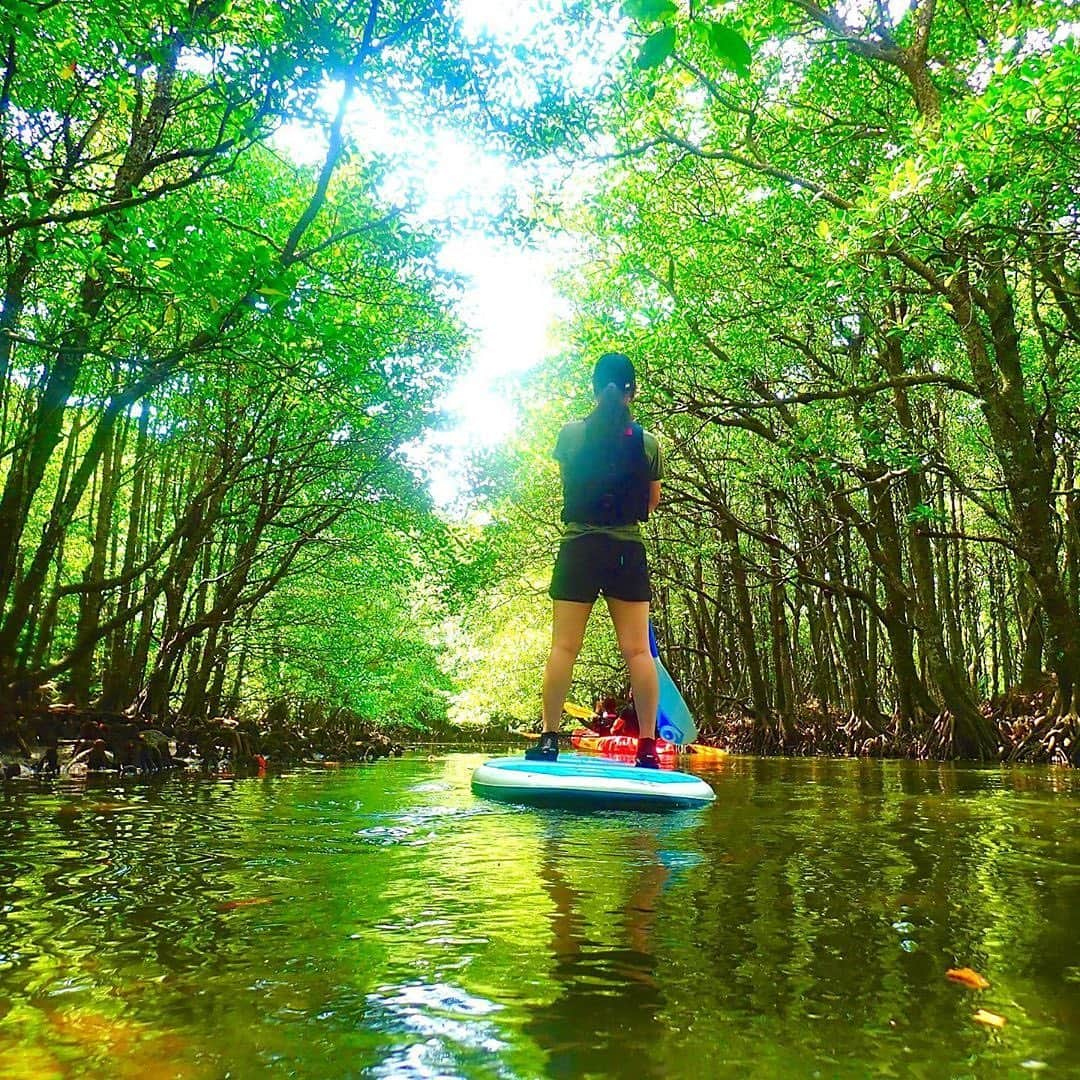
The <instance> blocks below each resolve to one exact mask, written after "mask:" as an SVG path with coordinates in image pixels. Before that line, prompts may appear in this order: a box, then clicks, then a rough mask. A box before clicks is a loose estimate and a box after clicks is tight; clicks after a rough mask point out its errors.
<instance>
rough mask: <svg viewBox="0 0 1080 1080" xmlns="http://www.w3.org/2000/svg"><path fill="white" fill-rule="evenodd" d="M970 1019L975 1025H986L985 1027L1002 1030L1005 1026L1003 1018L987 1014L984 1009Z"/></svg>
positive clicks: (994, 1014) (990, 1013) (995, 1014)
mask: <svg viewBox="0 0 1080 1080" xmlns="http://www.w3.org/2000/svg"><path fill="white" fill-rule="evenodd" d="M971 1019H972V1020H974V1021H975V1023H976V1024H986V1026H987V1027H996V1028H1003V1027H1004V1026H1005V1017H1004V1016H998V1014H997V1013H992V1012H987V1011H986V1010H985V1009H980V1010H979V1011H978V1012H977V1013H975V1014H974V1015H973V1016H972V1018H971Z"/></svg>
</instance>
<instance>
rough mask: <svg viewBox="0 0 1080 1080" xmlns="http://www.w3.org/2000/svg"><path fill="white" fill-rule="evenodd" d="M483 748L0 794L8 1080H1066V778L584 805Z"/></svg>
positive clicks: (1077, 1057) (833, 785)
mask: <svg viewBox="0 0 1080 1080" xmlns="http://www.w3.org/2000/svg"><path fill="white" fill-rule="evenodd" d="M482 760H483V756H482V755H479V754H472V753H470V754H462V753H452V754H441V755H437V756H429V755H427V754H415V755H411V756H406V757H405V758H404V759H402V760H399V761H382V762H378V763H376V764H374V765H371V766H367V767H363V768H357V769H351V770H341V771H334V770H325V771H320V772H311V771H309V772H300V773H296V774H293V775H286V776H280V777H268V778H262V779H240V780H233V781H228V780H219V781H208V780H195V779H182V778H173V779H169V780H166V781H164V782H161V783H157V784H150V783H146V782H124V783H110V784H106V785H104V786H87V785H86V784H82V785H77V784H75V783H74V782H71V783H61V784H57V785H42V786H34V785H33V784H26V783H23V784H17V783H12V784H8V785H7V786H6V787H4V788H3V789H2V790H0V1076H3V1077H28V1078H29V1077H33V1078H34V1080H40V1078H43V1077H66V1076H101V1077H139V1078H156V1077H224V1076H230V1077H247V1076H297V1077H346V1076H364V1077H367V1076H371V1077H491V1078H497V1077H498V1078H511V1077H548V1076H550V1077H623V1076H625V1077H665V1078H680V1077H686V1078H688V1080H689V1078H693V1080H699V1078H702V1077H727V1076H731V1077H804V1076H805V1077H829V1078H832V1077H927V1078H938V1077H987V1076H1032V1075H1046V1076H1047V1077H1060V1076H1080V830H1078V829H1077V823H1078V820H1080V814H1078V810H1080V776H1077V775H1076V774H1075V773H1072V772H1068V771H1056V770H1052V769H1015V770H1003V769H975V768H967V767H961V766H953V765H938V764H920V763H909V762H886V763H880V762H861V761H832V760H797V761H793V760H757V759H750V758H733V759H730V760H729V761H727V762H725V763H724V764H723V765H721V766H720V767H717V768H715V769H712V770H711V771H703V775H705V776H706V778H707V779H708V780H709V781H710V782H711V783H713V784H714V786H715V787H716V789H717V792H718V799H717V802H716V803H715V804H714V805H713V806H711V807H710V808H709V809H707V810H704V811H680V812H678V813H675V814H670V815H647V814H639V813H610V814H592V815H583V814H573V813H569V812H566V811H551V810H544V811H536V810H525V809H520V808H516V807H512V806H506V805H501V804H494V803H487V802H484V801H482V800H480V799H477V798H475V797H474V796H473V795H472V793H471V792H470V790H469V775H470V772H471V770H472V768H473V767H474V766H475V765H476V764H478V763H479V762H480V761H482ZM965 967H966V968H971V969H973V970H975V971H977V972H978V973H979V974H981V975H982V976H984V977H985V978H986V979H987V980H989V983H990V985H989V987H988V988H987V989H983V990H974V989H970V988H967V987H965V986H963V985H960V984H957V983H954V982H952V981H950V980H949V979H947V978H946V975H945V973H946V971H947V970H948V969H950V968H965ZM980 1010H982V1013H981V1014H980V1015H982V1017H983V1019H984V1020H985V1019H986V1014H993V1016H995V1017H1000V1018H1003V1019H1004V1026H1003V1027H995V1026H992V1025H991V1024H987V1023H983V1022H980V1021H979V1020H977V1019H976V1018H975V1017H976V1014H979V1011H980Z"/></svg>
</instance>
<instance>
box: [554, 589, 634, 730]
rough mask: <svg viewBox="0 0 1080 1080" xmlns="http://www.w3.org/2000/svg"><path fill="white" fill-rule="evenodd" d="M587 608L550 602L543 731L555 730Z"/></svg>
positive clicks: (582, 638) (570, 676)
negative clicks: (549, 643)
mask: <svg viewBox="0 0 1080 1080" xmlns="http://www.w3.org/2000/svg"><path fill="white" fill-rule="evenodd" d="M591 611H592V604H579V603H577V602H575V601H572V600H553V601H552V603H551V652H550V653H549V654H548V661H547V667H546V668H544V730H545V731H558V730H559V722H560V721H561V720H562V713H563V705H565V704H566V695H567V694H568V693H569V692H570V681H571V679H573V677H574V661H575V660H577V656H578V653H579V652H581V642H582V641H583V640H584V638H585V625H586V623H588V621H589V612H591ZM647 645H648V642H646V646H647Z"/></svg>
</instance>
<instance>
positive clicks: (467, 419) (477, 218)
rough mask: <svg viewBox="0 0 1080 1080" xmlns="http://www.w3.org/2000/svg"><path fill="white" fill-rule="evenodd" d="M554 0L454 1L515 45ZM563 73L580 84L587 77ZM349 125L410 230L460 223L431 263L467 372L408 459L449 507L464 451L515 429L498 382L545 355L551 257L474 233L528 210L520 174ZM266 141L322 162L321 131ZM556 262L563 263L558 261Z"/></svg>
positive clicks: (473, 20)
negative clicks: (437, 269)
mask: <svg viewBox="0 0 1080 1080" xmlns="http://www.w3.org/2000/svg"><path fill="white" fill-rule="evenodd" d="M559 2H560V0H528V2H526V0H521V2H508V0H459V8H460V11H461V13H462V18H463V20H464V22H465V25H466V28H467V30H468V31H470V32H471V33H472V34H474V35H480V34H483V33H489V34H492V35H494V36H496V37H498V38H500V39H502V40H503V41H507V42H509V43H511V44H515V43H517V42H518V41H523V40H524V39H525V38H526V37H527V36H528V34H529V33H530V31H532V30H534V29H535V28H536V26H537V25H539V24H540V23H541V22H542V20H543V19H544V18H545V10H547V11H550V8H551V6H552V4H553V3H555V4H557V3H559ZM575 74H578V75H579V76H580V77H582V78H587V77H589V76H590V74H591V73H588V72H580V73H575ZM339 93H340V86H331V87H328V88H327V90H326V92H325V94H324V98H323V106H324V108H325V109H326V111H327V114H328V115H330V114H332V112H333V111H334V109H335V108H336V105H337V100H338V94H339ZM349 123H350V127H351V128H352V129H353V131H354V132H357V133H358V135H359V137H358V142H359V144H360V145H361V146H362V147H363V148H365V149H366V150H368V151H370V152H372V153H377V154H380V155H386V156H388V157H391V158H394V157H397V158H398V159H399V162H400V164H399V165H398V166H397V167H396V168H394V169H393V170H392V171H391V174H390V177H389V179H388V180H387V182H386V184H385V186H384V190H383V192H382V195H383V197H384V198H385V199H386V200H387V201H389V202H391V203H394V204H397V205H407V206H409V207H410V208H411V210H410V216H411V217H412V219H413V220H414V221H416V222H417V223H418V224H419V225H422V226H423V225H427V226H428V227H431V226H433V225H438V226H439V227H440V228H443V229H445V228H446V226H445V223H446V222H447V221H453V222H458V223H460V224H457V225H454V226H452V230H453V231H452V232H450V233H449V234H447V233H446V232H445V231H444V232H443V235H442V240H443V247H442V252H441V255H440V262H441V263H442V265H443V266H444V267H446V269H448V270H450V271H452V272H454V273H457V274H460V275H462V276H463V278H464V279H465V282H466V287H465V294H464V297H463V300H462V303H461V305H460V307H459V314H460V316H461V317H462V318H463V319H464V320H465V322H466V324H467V326H468V327H469V329H470V331H471V333H472V350H471V356H470V361H469V366H468V370H467V371H466V372H464V373H463V374H462V376H461V377H460V378H459V379H458V381H457V383H456V385H455V386H454V388H453V390H452V391H451V393H450V394H449V396H448V398H447V399H446V401H445V402H444V407H445V411H446V413H447V418H448V427H447V428H446V429H445V430H442V431H438V432H434V433H432V435H431V437H430V439H429V440H428V441H427V443H426V444H425V446H424V447H422V448H420V450H419V452H418V453H417V454H415V455H413V458H414V460H416V461H417V462H418V463H421V462H424V461H425V459H426V466H427V468H428V471H429V474H430V477H431V479H430V487H431V491H432V494H433V496H434V498H435V499H436V501H437V502H438V503H439V504H440V505H442V506H444V507H447V508H449V507H450V505H451V504H452V503H453V502H454V501H455V500H456V499H457V498H459V497H460V496H461V495H462V494H463V485H464V478H463V469H464V466H465V464H466V460H467V458H468V455H469V453H470V451H472V450H474V449H476V448H478V447H483V446H490V445H494V444H496V443H498V442H500V441H501V440H502V439H504V438H505V437H506V436H507V434H509V432H510V431H512V430H513V427H514V425H515V423H516V422H517V417H516V415H515V412H514V410H513V408H512V406H511V404H510V401H509V399H508V397H507V395H506V393H505V392H504V390H503V389H502V388H501V385H504V384H505V381H506V380H507V379H508V378H512V377H513V376H514V375H515V374H520V373H522V372H524V371H525V370H527V369H528V368H530V367H532V366H533V365H535V364H537V363H539V362H540V361H541V360H542V359H543V358H544V357H545V356H546V355H548V354H549V351H550V349H551V347H552V339H551V331H552V329H553V327H554V324H555V320H556V316H557V312H558V298H557V296H556V292H555V289H554V287H553V284H552V280H553V275H554V269H555V266H556V260H557V254H556V252H555V251H554V249H553V246H552V244H551V243H545V242H544V241H539V242H537V241H534V242H532V243H531V244H528V245H526V244H523V243H522V242H520V241H515V240H511V239H504V238H499V237H495V236H492V235H490V234H489V233H485V232H484V231H483V223H484V221H485V220H487V221H491V220H494V219H495V218H496V217H497V216H498V214H499V212H500V209H501V208H502V207H503V206H504V205H505V203H506V200H507V196H508V194H510V195H512V196H513V197H514V198H516V199H517V200H518V204H519V205H520V206H522V208H523V209H527V208H528V198H529V192H530V190H531V183H530V179H529V177H528V176H527V175H526V172H525V170H524V168H522V167H520V166H518V167H515V166H514V165H513V164H512V163H511V162H509V161H507V160H505V159H503V158H500V157H497V156H495V155H493V154H491V153H488V152H486V151H485V150H484V149H483V148H482V147H480V146H478V145H476V144H474V143H471V142H469V141H467V140H466V139H465V138H464V137H463V136H462V135H460V134H459V133H457V132H455V131H453V130H451V129H450V128H445V129H443V130H435V131H424V130H420V129H417V128H405V127H403V126H401V122H398V123H395V122H394V121H393V120H392V119H391V118H390V117H388V116H387V115H386V114H385V113H382V112H380V111H379V109H377V108H376V107H375V106H374V105H373V104H372V103H370V102H367V101H359V102H358V103H357V105H356V106H355V108H354V110H353V114H352V116H351V117H350V120H349ZM359 133H362V134H359ZM276 142H277V145H278V146H279V147H280V148H281V149H282V150H284V151H285V152H287V153H288V154H289V156H290V157H292V158H293V159H294V160H296V161H299V162H306V163H317V162H319V161H321V160H322V158H323V155H324V154H325V141H324V140H323V138H322V137H321V133H315V132H312V131H311V129H309V128H305V127H303V126H302V125H299V124H291V125H287V126H286V127H285V128H283V129H282V130H281V131H280V132H279V134H278V136H277V138H276ZM403 148H407V155H406V154H405V153H403ZM467 222H473V223H475V224H473V225H468V224H466V223H467ZM558 257H561V258H562V259H564V260H565V257H566V253H565V252H563V253H561V255H560V256H558Z"/></svg>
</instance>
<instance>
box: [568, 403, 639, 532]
mask: <svg viewBox="0 0 1080 1080" xmlns="http://www.w3.org/2000/svg"><path fill="white" fill-rule="evenodd" d="M650 479H651V477H650V475H649V459H648V458H647V457H646V456H645V431H644V429H643V428H642V427H641V425H640V424H634V423H630V424H628V425H627V426H626V427H625V428H623V429H622V430H621V431H620V432H619V433H618V434H617V435H614V436H612V435H606V434H604V435H599V434H595V433H593V432H592V431H590V430H589V425H588V424H586V425H585V430H584V437H583V438H582V439H581V442H580V443H579V444H578V445H577V446H576V447H574V448H573V449H572V450H571V452H570V453H569V454H568V455H567V456H566V457H565V459H564V460H563V461H562V485H563V509H562V519H563V521H564V522H567V523H569V522H575V523H577V524H580V525H609V526H613V525H633V524H635V523H636V522H639V521H648V520H649V485H650Z"/></svg>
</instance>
